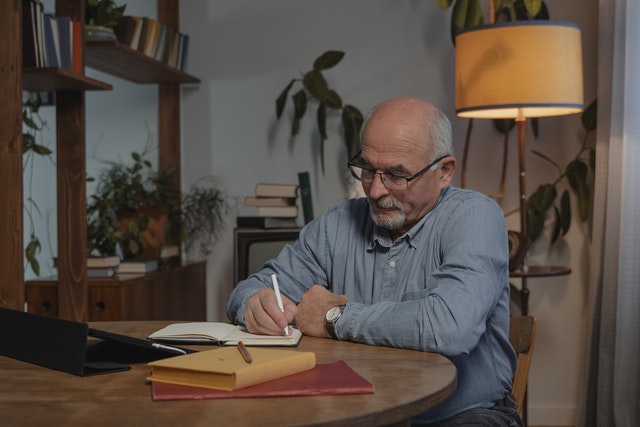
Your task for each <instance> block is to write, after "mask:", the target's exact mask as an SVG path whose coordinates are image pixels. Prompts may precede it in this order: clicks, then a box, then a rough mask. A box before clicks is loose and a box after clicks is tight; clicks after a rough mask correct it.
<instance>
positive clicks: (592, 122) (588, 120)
mask: <svg viewBox="0 0 640 427" xmlns="http://www.w3.org/2000/svg"><path fill="white" fill-rule="evenodd" d="M580 121H581V122H582V127H584V130H586V131H587V132H593V131H594V130H596V126H597V124H598V99H597V98H596V99H594V100H593V102H591V104H589V106H588V107H587V108H585V109H584V111H583V112H582V115H581V116H580Z"/></svg>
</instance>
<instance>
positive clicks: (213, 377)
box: [147, 347, 316, 390]
mask: <svg viewBox="0 0 640 427" xmlns="http://www.w3.org/2000/svg"><path fill="white" fill-rule="evenodd" d="M251 356H252V359H253V361H252V362H251V363H248V362H246V361H245V359H244V357H243V356H242V354H241V353H240V352H239V351H238V349H237V348H235V347H220V348H216V349H214V350H205V351H200V352H197V353H191V354H185V355H182V356H176V357H170V358H168V359H163V360H158V361H155V362H151V363H149V364H148V366H150V367H151V375H150V376H149V377H148V378H147V379H148V380H150V381H153V382H162V383H169V384H178V385H186V386H194V387H203V388H211V389H217V390H237V389H241V388H244V387H249V386H252V385H255V384H261V383H264V382H267V381H271V380H275V379H277V378H282V377H285V376H287V375H293V374H297V373H299V372H304V371H308V370H310V369H313V368H314V367H315V365H316V356H315V353H313V352H308V351H307V352H303V351H296V350H283V349H273V348H252V349H251Z"/></svg>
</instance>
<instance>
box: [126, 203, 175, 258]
mask: <svg viewBox="0 0 640 427" xmlns="http://www.w3.org/2000/svg"><path fill="white" fill-rule="evenodd" d="M143 214H146V215H148V217H149V224H148V225H147V227H146V228H145V229H144V230H141V233H140V234H141V235H142V237H143V238H144V240H143V241H142V242H140V243H141V250H140V251H139V252H138V253H135V254H134V253H131V251H130V250H129V247H128V245H127V243H126V242H125V243H124V244H122V245H121V246H122V252H123V255H124V257H125V258H138V259H141V258H144V259H158V258H160V254H161V252H162V246H163V244H164V238H165V235H166V232H167V227H168V223H169V207H168V206H167V205H159V206H154V207H151V206H143V207H142V208H141V209H140V210H138V211H135V212H130V211H127V212H121V213H120V214H119V215H118V220H117V228H118V231H124V230H126V229H127V227H128V225H129V223H130V222H131V221H136V220H137V219H138V218H139V217H140V215H143Z"/></svg>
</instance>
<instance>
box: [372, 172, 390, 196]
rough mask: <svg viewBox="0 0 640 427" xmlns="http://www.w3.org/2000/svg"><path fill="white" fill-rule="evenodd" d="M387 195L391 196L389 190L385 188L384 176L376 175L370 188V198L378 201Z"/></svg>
mask: <svg viewBox="0 0 640 427" xmlns="http://www.w3.org/2000/svg"><path fill="white" fill-rule="evenodd" d="M386 194H389V189H388V188H387V187H385V185H384V183H383V182H382V175H381V174H380V173H376V174H375V175H373V181H371V185H370V186H369V196H370V197H372V198H374V199H377V198H379V197H380V196H384V195H386Z"/></svg>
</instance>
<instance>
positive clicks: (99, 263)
mask: <svg viewBox="0 0 640 427" xmlns="http://www.w3.org/2000/svg"><path fill="white" fill-rule="evenodd" d="M119 266H120V257H119V256H116V255H113V256H95V257H94V256H90V257H88V258H87V277H89V278H94V279H96V278H105V277H112V276H115V274H116V273H117V271H118V267H119Z"/></svg>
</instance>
